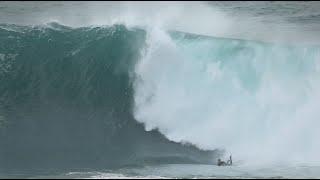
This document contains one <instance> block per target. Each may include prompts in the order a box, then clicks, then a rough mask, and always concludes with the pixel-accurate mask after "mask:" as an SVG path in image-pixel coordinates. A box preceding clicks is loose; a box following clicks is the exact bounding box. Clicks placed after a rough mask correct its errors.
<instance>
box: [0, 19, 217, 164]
mask: <svg viewBox="0 0 320 180" xmlns="http://www.w3.org/2000/svg"><path fill="white" fill-rule="evenodd" d="M145 45H146V32H145V31H144V30H141V29H127V28H126V27H125V26H123V25H113V26H102V27H81V28H70V27H67V26H62V25H59V24H57V23H50V24H48V25H47V26H33V27H31V26H17V25H8V24H2V25H1V26H0V83H1V86H0V127H1V128H0V146H1V148H0V161H1V163H0V168H17V167H18V168H33V167H34V168H39V167H41V168H46V167H48V168H53V167H59V168H73V167H86V168H87V167H104V168H105V167H115V166H121V165H128V164H129V165H130V164H143V163H165V162H176V163H182V162H183V163H212V162H213V160H215V159H214V158H215V155H217V154H216V153H214V152H213V151H201V150H199V149H198V148H196V147H195V146H192V145H181V144H178V143H174V142H170V141H168V140H167V139H166V138H165V137H164V136H163V135H161V134H160V133H159V132H158V131H152V132H145V131H144V129H143V125H142V124H140V123H137V121H135V119H134V117H133V112H132V109H133V105H134V101H133V99H134V97H133V96H134V93H133V84H132V83H133V82H134V81H133V80H134V77H135V73H134V70H135V66H136V63H137V62H138V60H139V59H140V58H141V52H142V51H143V49H144V48H145Z"/></svg>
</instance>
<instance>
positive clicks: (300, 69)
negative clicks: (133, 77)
mask: <svg viewBox="0 0 320 180" xmlns="http://www.w3.org/2000/svg"><path fill="white" fill-rule="evenodd" d="M148 42H149V45H150V48H149V51H148V52H146V53H145V56H144V57H143V58H142V60H141V61H140V62H139V63H138V65H137V67H136V73H137V76H138V77H139V80H138V81H136V84H135V117H136V119H137V120H138V121H139V122H143V123H145V125H146V129H147V130H151V129H154V128H157V129H159V130H160V132H162V133H163V134H165V135H166V137H167V138H169V139H170V140H173V141H177V142H184V141H187V142H191V143H193V144H196V145H197V146H198V147H200V148H202V149H215V148H226V149H227V151H228V152H230V153H232V154H233V155H234V157H237V159H238V160H239V159H240V160H244V161H245V162H246V163H247V164H257V163H262V164H266V163H300V162H303V163H312V162H313V163H314V162H319V160H320V159H319V158H320V156H319V155H318V152H319V150H320V144H319V141H318V140H317V139H318V137H319V136H320V134H319V131H318V125H319V117H320V113H319V110H318V107H319V98H320V93H319V92H320V86H319V84H320V64H319V60H320V59H319V58H320V54H319V53H320V51H319V50H320V49H319V46H310V45H309V46H305V45H304V46H302V45H299V44H297V45H288V44H271V43H263V42H257V41H244V40H236V39H224V38H213V37H204V36H196V35H191V34H186V33H178V32H171V33H170V34H169V35H168V34H166V33H163V32H161V31H157V30H154V31H153V32H151V33H150V36H149V38H148Z"/></svg>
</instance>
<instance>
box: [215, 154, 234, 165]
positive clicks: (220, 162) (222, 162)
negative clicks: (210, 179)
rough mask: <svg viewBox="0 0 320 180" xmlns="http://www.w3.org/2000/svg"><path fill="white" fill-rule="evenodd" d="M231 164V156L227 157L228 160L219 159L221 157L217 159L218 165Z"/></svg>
mask: <svg viewBox="0 0 320 180" xmlns="http://www.w3.org/2000/svg"><path fill="white" fill-rule="evenodd" d="M231 165H232V157H231V156H230V157H229V160H228V161H227V162H224V161H221V159H220V158H219V159H218V166H231Z"/></svg>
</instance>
